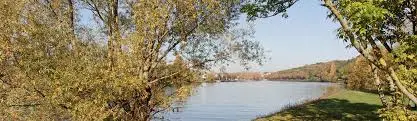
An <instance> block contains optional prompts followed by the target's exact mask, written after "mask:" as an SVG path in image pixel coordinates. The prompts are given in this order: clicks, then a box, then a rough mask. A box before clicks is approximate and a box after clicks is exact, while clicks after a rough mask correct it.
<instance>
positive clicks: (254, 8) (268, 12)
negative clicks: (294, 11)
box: [241, 0, 298, 20]
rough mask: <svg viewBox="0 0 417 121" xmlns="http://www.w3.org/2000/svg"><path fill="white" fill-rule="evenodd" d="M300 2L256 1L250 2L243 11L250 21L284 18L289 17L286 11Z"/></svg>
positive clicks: (294, 0) (293, 0) (286, 0)
mask: <svg viewBox="0 0 417 121" xmlns="http://www.w3.org/2000/svg"><path fill="white" fill-rule="evenodd" d="M297 1H298V0H254V1H248V2H247V3H246V4H245V5H244V6H243V7H242V8H241V11H242V12H243V13H246V14H247V15H248V19H249V20H254V19H256V18H267V17H271V16H276V15H278V14H282V17H285V18H286V17H288V15H287V14H286V11H287V9H288V8H289V7H291V6H292V5H294V4H295V3H296V2H297Z"/></svg>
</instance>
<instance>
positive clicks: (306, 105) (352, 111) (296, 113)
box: [253, 84, 381, 121]
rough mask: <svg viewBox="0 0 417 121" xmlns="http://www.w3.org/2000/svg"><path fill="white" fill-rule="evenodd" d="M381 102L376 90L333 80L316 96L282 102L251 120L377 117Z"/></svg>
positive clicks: (359, 118) (360, 118)
mask: <svg viewBox="0 0 417 121" xmlns="http://www.w3.org/2000/svg"><path fill="white" fill-rule="evenodd" d="M380 106H381V104H380V101H379V100H378V97H377V95H375V94H371V93H366V92H360V91H353V90H347V89H344V88H343V87H341V85H337V84H335V85H331V86H329V87H328V88H327V89H326V91H325V93H323V95H322V96H320V97H319V98H316V99H309V100H305V101H300V102H299V103H295V104H293V105H288V106H284V107H283V108H281V109H279V110H278V111H276V112H272V113H269V114H266V115H261V116H258V117H256V118H254V119H253V120H254V121H255V120H256V121H274V120H362V119H364V120H365V119H375V120H379V117H378V114H377V110H378V109H379V108H380Z"/></svg>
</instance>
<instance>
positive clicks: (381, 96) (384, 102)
mask: <svg viewBox="0 0 417 121" xmlns="http://www.w3.org/2000/svg"><path fill="white" fill-rule="evenodd" d="M371 68H372V73H373V74H374V79H375V85H376V86H377V90H378V95H379V99H380V100H381V103H382V105H383V106H384V107H388V108H389V105H388V102H387V99H386V98H385V95H384V90H383V89H382V85H381V80H380V78H379V76H378V69H377V68H376V67H375V65H373V64H371Z"/></svg>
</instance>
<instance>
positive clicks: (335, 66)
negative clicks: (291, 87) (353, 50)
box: [264, 59, 354, 82]
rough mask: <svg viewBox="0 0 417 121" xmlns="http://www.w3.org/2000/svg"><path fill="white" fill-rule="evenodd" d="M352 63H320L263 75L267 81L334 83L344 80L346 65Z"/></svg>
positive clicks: (345, 61)
mask: <svg viewBox="0 0 417 121" xmlns="http://www.w3.org/2000/svg"><path fill="white" fill-rule="evenodd" d="M352 62H354V59H350V60H335V61H329V62H321V63H316V64H310V65H305V66H302V67H297V68H292V69H288V70H282V71H277V72H272V73H268V74H266V75H264V78H265V79H267V80H310V81H330V82H336V81H338V80H344V79H346V76H347V73H348V71H347V69H348V68H347V65H348V64H349V63H352Z"/></svg>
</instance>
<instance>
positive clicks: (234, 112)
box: [163, 81, 330, 121]
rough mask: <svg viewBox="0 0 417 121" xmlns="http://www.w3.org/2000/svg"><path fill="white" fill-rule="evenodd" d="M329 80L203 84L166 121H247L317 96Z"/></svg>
mask: <svg viewBox="0 0 417 121" xmlns="http://www.w3.org/2000/svg"><path fill="white" fill-rule="evenodd" d="M329 85H330V84H329V83H319V82H284V81H249V82H221V83H204V84H202V85H201V86H199V87H198V88H197V89H196V92H195V93H194V94H193V96H191V97H190V98H189V99H188V101H187V102H185V105H184V106H183V108H181V109H180V112H172V111H169V112H167V113H165V114H163V115H164V118H165V120H170V121H249V120H251V119H254V118H255V117H257V116H260V115H265V114H269V113H271V112H275V111H277V110H279V109H280V108H282V107H283V106H286V105H288V104H294V103H297V102H300V101H303V100H307V99H311V98H317V97H319V96H320V95H322V93H324V90H325V88H326V87H327V86H329Z"/></svg>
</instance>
